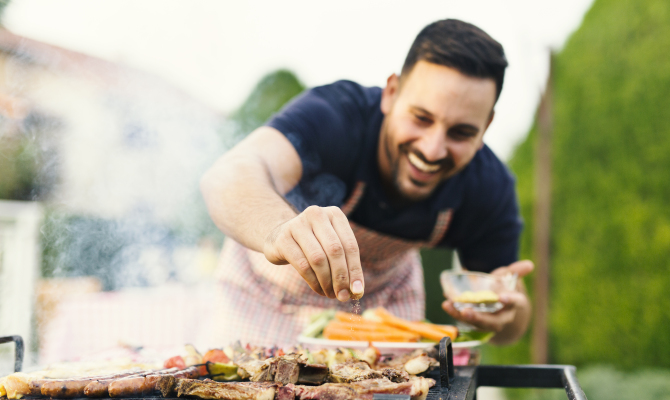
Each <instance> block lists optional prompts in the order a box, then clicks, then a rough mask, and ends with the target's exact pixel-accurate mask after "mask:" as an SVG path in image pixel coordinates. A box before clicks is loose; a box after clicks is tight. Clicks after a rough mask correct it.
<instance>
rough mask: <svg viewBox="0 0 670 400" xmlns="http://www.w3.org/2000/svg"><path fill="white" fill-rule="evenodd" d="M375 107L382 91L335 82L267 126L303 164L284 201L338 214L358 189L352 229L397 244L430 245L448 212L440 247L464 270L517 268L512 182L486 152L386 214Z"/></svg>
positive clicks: (379, 116)
mask: <svg viewBox="0 0 670 400" xmlns="http://www.w3.org/2000/svg"><path fill="white" fill-rule="evenodd" d="M380 102H381V89H380V88H377V87H372V88H368V87H363V86H361V85H359V84H357V83H354V82H350V81H338V82H335V83H333V84H330V85H326V86H320V87H316V88H313V89H311V90H308V91H306V92H305V93H303V94H301V95H300V96H298V97H297V98H295V99H294V100H292V101H291V102H290V103H289V104H287V105H286V106H285V107H284V108H283V109H282V110H281V111H280V112H279V113H278V114H276V115H275V116H274V117H272V118H271V119H270V121H268V123H267V125H268V126H271V127H273V128H275V129H277V130H279V131H280V132H282V133H283V134H284V135H285V136H286V137H287V138H288V139H289V141H290V142H291V143H292V144H293V146H294V147H295V149H296V150H297V152H298V154H299V155H300V159H301V161H302V166H303V175H302V178H301V180H300V182H299V183H298V185H297V186H296V187H295V188H294V189H293V190H292V191H291V192H289V193H288V194H287V196H286V198H287V200H288V201H290V202H291V203H292V204H293V205H294V206H295V207H296V208H297V209H298V210H300V211H302V210H304V209H305V208H307V207H308V206H310V205H319V206H324V207H325V206H341V205H342V204H343V203H344V201H345V200H346V199H347V198H348V196H349V195H350V194H351V192H352V191H353V189H354V187H355V185H356V183H357V182H359V181H363V182H365V183H366V188H365V193H364V195H363V197H362V198H361V200H360V201H359V203H358V205H357V206H356V208H355V209H354V211H353V213H352V214H351V215H350V216H349V219H350V220H351V221H354V222H356V223H357V224H359V225H362V226H365V227H367V228H369V229H372V230H375V231H377V232H380V233H384V234H387V235H391V236H395V237H398V238H404V239H409V240H423V241H427V240H428V238H429V237H430V234H431V232H432V230H433V227H434V226H435V222H436V220H437V215H438V213H439V212H440V211H443V210H446V209H452V210H453V217H452V220H451V224H450V226H449V229H448V231H447V233H446V235H445V236H444V238H443V239H442V241H441V242H440V243H439V244H438V246H439V247H449V248H453V249H457V250H458V254H459V257H460V260H461V263H462V264H463V266H464V267H465V268H467V269H469V270H472V271H483V272H490V271H491V270H493V269H495V268H497V267H500V266H504V265H509V264H510V263H512V262H514V261H516V260H517V256H518V247H519V235H520V232H521V220H520V218H519V207H518V204H517V200H516V194H515V191H514V178H513V177H512V176H511V174H510V173H509V171H508V170H507V168H506V167H505V165H504V164H503V163H502V162H501V161H500V160H499V159H498V158H497V157H496V156H495V154H493V152H492V151H491V150H490V149H489V148H488V147H487V146H484V147H483V148H482V149H481V150H479V151H478V152H477V153H476V155H475V157H474V158H473V159H472V161H471V162H470V164H468V166H467V167H465V168H464V169H463V170H462V171H461V172H459V173H458V174H456V175H454V176H453V177H451V178H449V179H448V180H446V181H444V182H443V183H441V184H440V185H439V186H438V187H437V188H436V190H435V191H434V192H433V193H432V194H431V195H430V197H428V198H426V199H425V200H422V201H419V202H415V203H412V204H410V205H408V206H405V207H403V208H401V209H397V208H394V207H392V206H391V202H390V201H389V199H388V197H387V196H386V194H385V192H384V190H383V187H382V181H381V176H380V173H379V167H378V164H377V144H378V140H379V132H380V128H381V124H382V120H383V117H384V114H383V113H382V112H381V109H380Z"/></svg>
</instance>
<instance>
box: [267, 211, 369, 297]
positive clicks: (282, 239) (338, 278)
mask: <svg viewBox="0 0 670 400" xmlns="http://www.w3.org/2000/svg"><path fill="white" fill-rule="evenodd" d="M263 253H264V254H265V257H266V258H267V259H268V261H270V262H271V263H273V264H276V265H283V264H291V265H292V266H293V268H295V269H296V271H298V273H299V274H300V275H301V276H302V277H303V279H304V280H305V281H306V282H307V284H308V285H309V286H310V287H311V288H312V290H314V291H315V292H316V293H318V294H320V295H322V296H326V297H328V298H331V299H334V298H337V299H338V300H340V301H347V300H349V299H350V298H351V297H352V295H353V297H354V298H360V297H361V296H362V295H363V292H364V287H365V283H364V280H363V269H362V268H361V258H360V253H359V250H358V242H357V241H356V237H355V236H354V232H353V231H352V230H351V226H350V225H349V220H348V219H347V217H346V216H345V215H344V213H343V212H342V210H340V209H339V208H338V207H317V206H311V207H308V208H307V209H306V210H305V211H303V212H302V213H300V214H299V215H297V216H296V217H295V218H292V219H290V220H288V221H286V222H285V223H283V224H281V225H279V226H277V227H276V228H275V229H273V230H272V231H271V232H270V234H269V235H268V237H267V238H266V240H265V245H264V247H263Z"/></svg>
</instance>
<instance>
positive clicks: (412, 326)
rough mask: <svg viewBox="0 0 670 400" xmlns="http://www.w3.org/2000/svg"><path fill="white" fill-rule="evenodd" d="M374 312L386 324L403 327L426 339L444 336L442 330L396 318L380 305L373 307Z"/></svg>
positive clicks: (438, 339)
mask: <svg viewBox="0 0 670 400" xmlns="http://www.w3.org/2000/svg"><path fill="white" fill-rule="evenodd" d="M375 314H376V315H377V316H378V317H379V318H381V320H382V321H383V322H384V323H386V324H389V325H391V326H394V327H396V328H400V329H404V330H406V331H410V332H414V333H418V334H419V335H421V336H423V337H425V338H426V339H431V340H435V341H436V342H439V341H440V340H441V339H442V338H443V337H444V336H445V334H444V333H443V332H441V331H439V330H437V329H435V328H433V327H431V326H426V325H423V324H421V323H420V322H410V321H407V320H404V319H402V318H398V317H396V316H395V315H393V314H391V313H389V312H388V311H386V310H385V309H383V308H381V307H379V308H376V309H375Z"/></svg>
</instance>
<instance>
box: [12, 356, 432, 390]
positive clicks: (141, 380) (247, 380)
mask: <svg viewBox="0 0 670 400" xmlns="http://www.w3.org/2000/svg"><path fill="white" fill-rule="evenodd" d="M433 353H434V350H433V349H430V350H417V351H415V352H414V353H408V354H405V355H402V356H395V357H384V356H382V355H381V354H380V352H379V350H377V349H376V348H374V347H372V346H370V347H368V348H367V349H365V350H363V351H360V350H354V349H345V348H340V349H335V350H320V351H309V350H307V349H304V348H293V349H291V350H290V351H284V350H282V349H278V348H265V347H251V346H248V345H247V346H242V345H241V344H239V343H237V344H235V345H233V346H228V347H226V348H224V349H214V350H210V351H208V352H207V353H205V354H204V356H201V355H200V353H198V352H197V351H196V349H195V348H194V347H193V346H190V345H189V346H186V349H185V352H184V354H182V355H179V356H175V357H171V358H170V359H168V360H166V362H165V364H164V367H165V368H163V369H159V370H141V369H138V368H134V369H130V370H124V371H117V372H113V373H108V374H105V375H89V376H77V377H71V378H64V379H53V378H48V377H46V376H47V375H48V374H46V373H44V372H42V373H40V372H36V373H32V374H24V373H15V374H12V375H8V376H6V377H3V378H0V397H6V398H7V399H21V398H23V397H41V398H45V397H48V398H81V397H90V398H103V397H108V398H109V397H113V398H135V397H140V396H144V397H146V396H150V397H156V396H163V397H167V398H173V397H197V398H201V399H221V400H246V399H263V400H274V399H277V400H311V399H321V398H328V399H372V396H373V395H374V394H376V393H384V394H405V395H410V396H411V398H412V399H413V400H423V399H425V397H426V395H427V394H428V390H429V389H430V387H432V386H433V385H434V384H435V381H434V380H433V379H430V378H425V377H423V376H422V375H424V374H425V373H427V372H428V371H429V370H430V369H432V368H434V367H436V366H438V365H439V364H438V362H437V361H436V359H435V357H434V356H435V354H433Z"/></svg>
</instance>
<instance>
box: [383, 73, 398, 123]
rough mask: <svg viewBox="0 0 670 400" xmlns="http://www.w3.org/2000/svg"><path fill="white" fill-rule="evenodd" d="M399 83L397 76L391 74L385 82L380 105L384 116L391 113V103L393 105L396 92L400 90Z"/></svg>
mask: <svg viewBox="0 0 670 400" xmlns="http://www.w3.org/2000/svg"><path fill="white" fill-rule="evenodd" d="M399 83H400V82H399V79H398V75H396V74H391V76H389V77H388V79H387V80H386V87H385V88H384V90H382V101H381V105H380V108H381V110H382V113H384V115H386V114H388V113H389V112H391V109H392V108H393V103H395V99H396V97H397V96H398V90H399V89H400V88H399V86H398V85H399Z"/></svg>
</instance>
